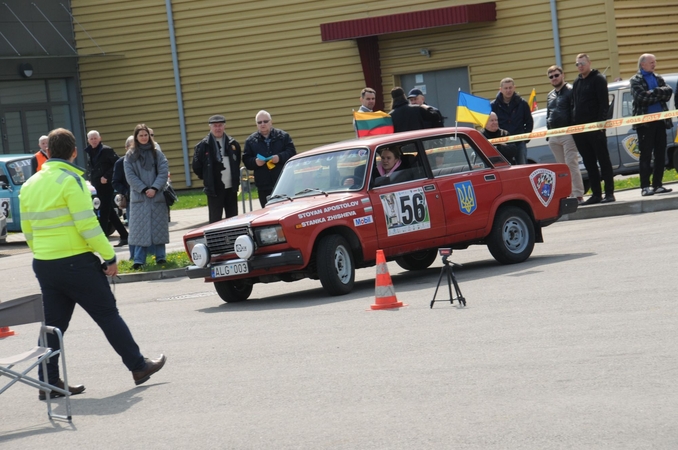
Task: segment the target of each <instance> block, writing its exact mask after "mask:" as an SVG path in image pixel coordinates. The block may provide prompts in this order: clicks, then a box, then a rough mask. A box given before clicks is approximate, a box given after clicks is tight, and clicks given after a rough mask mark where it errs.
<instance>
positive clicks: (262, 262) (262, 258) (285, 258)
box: [186, 250, 304, 280]
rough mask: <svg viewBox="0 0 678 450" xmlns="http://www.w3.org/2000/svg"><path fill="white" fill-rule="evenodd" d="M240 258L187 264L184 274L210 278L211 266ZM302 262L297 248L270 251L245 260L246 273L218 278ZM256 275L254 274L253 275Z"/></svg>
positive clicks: (301, 263)
mask: <svg viewBox="0 0 678 450" xmlns="http://www.w3.org/2000/svg"><path fill="white" fill-rule="evenodd" d="M238 261H240V260H235V259H230V260H228V261H220V262H218V263H214V264H210V265H209V266H207V267H198V266H188V267H186V275H187V276H188V278H208V279H212V267H214V266H219V265H222V264H228V263H233V262H238ZM303 264H304V259H303V258H302V255H301V252H300V251H299V250H290V251H286V252H277V253H271V254H268V255H255V256H253V257H252V258H250V259H249V260H247V265H248V266H249V272H250V273H248V274H247V275H242V276H237V277H226V278H220V279H223V280H225V279H234V278H244V277H248V276H251V274H252V272H254V271H256V270H261V269H272V268H275V267H282V266H301V265H303ZM255 276H256V275H255Z"/></svg>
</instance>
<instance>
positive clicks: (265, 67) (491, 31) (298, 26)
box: [71, 0, 677, 188]
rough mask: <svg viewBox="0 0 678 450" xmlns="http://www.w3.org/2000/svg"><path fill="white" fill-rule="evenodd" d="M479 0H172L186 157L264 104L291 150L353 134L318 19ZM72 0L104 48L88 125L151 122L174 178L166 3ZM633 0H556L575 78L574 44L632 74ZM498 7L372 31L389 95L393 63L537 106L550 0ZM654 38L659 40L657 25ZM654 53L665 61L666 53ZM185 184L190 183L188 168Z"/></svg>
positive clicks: (600, 63) (87, 63) (177, 149)
mask: <svg viewBox="0 0 678 450" xmlns="http://www.w3.org/2000/svg"><path fill="white" fill-rule="evenodd" d="M648 1H649V2H654V3H660V1H659V0H648ZM483 2H484V0H465V1H463V0H447V1H434V0H258V1H257V2H252V1H251V0H231V1H229V2H228V3H227V4H226V3H225V2H223V0H200V1H196V0H172V1H171V4H172V8H173V15H174V26H175V31H176V41H177V47H178V54H179V69H180V77H181V89H182V94H183V99H184V113H185V117H186V126H187V133H188V149H187V150H188V153H189V155H190V156H192V154H193V146H194V145H195V144H196V143H197V142H198V141H199V140H200V139H201V138H202V137H204V135H205V134H206V133H207V132H208V126H207V123H206V122H207V118H208V117H209V116H210V115H212V114H218V113H221V114H224V115H225V116H226V118H227V123H226V130H227V133H229V134H231V135H232V136H234V137H235V138H236V139H238V140H239V141H240V142H241V143H242V144H244V141H245V139H246V137H247V136H248V135H249V134H251V133H252V132H253V131H255V130H256V126H255V124H254V117H255V115H256V113H257V111H259V110H261V109H266V110H268V111H269V112H270V113H271V114H272V116H273V121H274V126H276V127H278V128H282V129H284V130H286V131H288V132H289V133H290V134H291V136H292V137H293V139H294V141H295V143H296V145H297V149H298V150H299V151H304V150H307V149H310V148H313V147H315V146H318V145H321V144H326V143H329V142H334V141H338V140H342V139H348V138H351V137H353V136H354V133H353V129H352V125H351V110H352V109H357V107H358V106H359V102H358V96H359V92H360V90H361V89H362V88H363V87H364V81H363V73H362V68H361V65H360V58H359V54H358V49H357V45H356V42H355V41H354V40H348V41H338V42H322V41H321V37H320V24H321V23H326V22H337V21H342V20H351V19H359V18H365V17H373V16H380V15H387V14H397V13H406V12H408V11H418V10H428V9H435V8H442V7H448V6H457V5H464V4H474V3H483ZM71 3H72V8H73V14H74V16H75V17H76V19H77V20H78V22H79V23H81V24H82V25H83V26H84V28H85V29H86V30H87V31H88V33H89V34H90V35H91V36H92V37H93V38H94V40H95V41H96V43H97V44H98V45H99V46H100V47H101V48H102V49H103V50H104V51H105V53H106V56H90V57H83V58H80V76H81V82H82V93H83V102H84V109H85V120H86V125H87V128H88V129H97V130H99V131H100V132H101V133H102V135H103V139H104V142H106V143H107V144H109V145H112V146H113V147H114V148H116V149H117V150H118V153H119V154H122V153H123V149H122V146H123V143H124V141H125V138H126V137H127V136H128V135H129V134H130V133H131V132H132V130H133V128H134V126H135V125H136V124H137V123H146V124H148V125H149V126H151V127H152V128H154V131H155V134H156V137H157V139H158V141H159V142H160V144H161V145H162V148H163V151H165V152H166V153H167V155H168V157H169V159H170V169H171V172H172V174H173V176H172V179H173V181H174V183H175V184H176V186H177V187H179V188H182V187H185V186H186V184H187V183H186V180H185V178H184V160H183V153H182V143H181V136H180V131H179V118H178V117H179V116H178V108H177V97H176V94H175V88H174V74H173V71H172V61H171V54H170V42H169V31H168V24H167V14H166V11H165V1H163V0H134V1H132V0H110V1H107V2H105V3H99V2H96V3H95V2H90V1H86V0H73V1H72V2H71ZM637 3H638V2H634V1H625V0H621V1H620V0H617V1H613V0H558V1H557V8H558V16H559V31H560V36H561V51H562V58H563V64H564V67H565V70H566V77H567V79H568V80H570V81H571V80H573V79H574V77H575V75H576V70H575V67H574V59H575V56H576V55H577V53H580V52H586V53H588V54H589V55H590V56H591V58H592V60H593V65H594V67H596V68H598V69H600V70H601V71H602V70H604V69H606V67H608V66H609V68H608V69H607V71H606V75H607V76H608V79H613V78H615V77H617V76H619V75H620V73H621V72H620V67H623V69H624V76H628V75H629V74H630V73H632V71H630V69H629V67H631V66H632V65H633V64H631V63H632V62H633V61H632V60H634V59H637V54H635V53H637V51H636V49H635V48H634V47H633V46H632V45H631V44H630V43H631V42H632V41H633V40H634V39H637V37H636V36H638V33H639V32H640V28H638V27H635V26H631V25H632V24H630V23H629V22H631V21H632V20H631V19H632V18H633V17H634V16H638V14H639V12H638V8H635V9H634V8H633V7H632V6H633V4H637ZM643 4H644V5H645V4H646V3H643ZM676 8H677V7H672V9H676ZM496 10H497V21H496V22H491V23H479V24H468V25H460V26H451V27H442V28H434V29H429V30H420V31H413V32H407V33H398V34H393V35H385V36H380V37H379V44H380V53H381V67H382V74H383V86H384V92H383V93H382V94H384V99H385V102H386V104H388V103H389V102H390V95H389V91H390V89H391V88H392V87H393V86H394V85H396V84H397V83H398V82H399V75H400V74H404V73H413V72H415V71H428V70H440V69H446V68H454V67H468V72H469V78H470V80H469V81H470V86H471V91H472V92H473V93H474V94H476V95H480V96H483V97H486V98H493V97H494V96H495V95H496V93H497V89H498V85H499V80H500V79H501V78H503V77H505V76H511V77H513V78H514V79H515V80H516V83H517V89H518V91H519V92H520V93H521V94H522V95H523V96H525V97H527V96H529V93H530V91H531V90H532V88H536V89H537V94H538V95H537V100H538V102H539V104H540V106H542V107H543V105H544V103H545V99H546V94H547V92H548V91H549V90H550V89H551V87H550V84H549V83H548V79H547V77H546V68H547V67H548V66H549V65H551V64H553V63H555V51H554V41H553V32H552V28H551V13H550V5H549V2H548V1H546V0H498V1H496ZM643 20H648V21H649V20H650V18H649V16H648V18H646V19H643ZM674 22H675V21H674ZM615 24H617V26H620V32H619V34H618V33H617V30H616V28H615ZM75 30H76V40H77V47H78V52H79V53H80V54H96V53H100V50H99V49H98V48H97V46H96V45H95V44H94V42H92V41H91V40H90V39H89V37H88V36H87V35H86V34H85V33H84V32H83V31H82V28H80V27H79V26H77V25H76V26H75ZM633 33H636V34H635V35H634V34H633ZM663 35H664V36H667V35H668V33H664V34H663ZM618 39H619V40H620V44H619V56H618V53H617V40H618ZM656 39H657V42H658V44H657V45H659V42H660V40H661V39H660V37H659V35H658V36H656ZM627 41H628V43H627ZM422 47H426V48H429V49H430V50H431V51H432V57H431V58H426V57H424V56H422V55H420V54H419V49H420V48H422ZM673 47H675V46H673ZM668 51H669V50H668V48H667V52H668ZM655 53H656V54H657V57H658V58H659V59H660V62H662V55H663V54H662V53H660V52H659V51H655ZM666 59H667V60H668V59H669V57H668V56H667V58H666ZM674 59H675V58H674ZM620 60H621V62H620ZM629 61H631V63H629ZM667 62H668V61H667ZM662 64H663V63H662ZM663 67H665V66H662V68H663ZM662 70H663V69H662ZM191 184H193V185H194V186H196V187H197V186H200V185H201V182H200V180H197V178H196V177H195V176H191Z"/></svg>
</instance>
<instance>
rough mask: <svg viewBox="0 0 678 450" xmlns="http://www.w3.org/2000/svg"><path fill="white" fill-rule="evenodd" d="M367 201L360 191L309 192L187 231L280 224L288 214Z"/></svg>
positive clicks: (304, 214) (308, 213)
mask: <svg viewBox="0 0 678 450" xmlns="http://www.w3.org/2000/svg"><path fill="white" fill-rule="evenodd" d="M367 203H369V199H368V198H367V196H366V195H365V194H364V193H353V192H341V193H329V194H328V195H327V196H325V195H312V196H308V197H301V198H295V199H294V200H292V201H290V200H285V201H281V202H278V203H275V204H272V205H266V207H265V208H263V209H258V210H256V211H251V212H248V213H246V214H241V215H239V216H236V217H231V218H229V219H224V220H221V221H219V222H215V223H212V224H209V225H205V226H203V227H201V228H197V229H195V230H192V231H190V232H189V233H187V234H191V235H193V234H202V233H204V232H205V231H209V230H218V229H221V228H225V227H228V228H230V227H239V226H244V225H250V226H252V227H256V226H262V225H270V224H274V223H280V222H282V221H283V220H285V219H287V218H288V217H296V218H297V219H298V220H300V219H304V218H312V217H314V216H316V215H319V214H321V213H328V212H334V211H336V212H341V211H343V210H349V209H353V208H356V207H358V206H360V205H365V206H366V205H367Z"/></svg>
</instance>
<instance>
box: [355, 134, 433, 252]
mask: <svg viewBox="0 0 678 450" xmlns="http://www.w3.org/2000/svg"><path fill="white" fill-rule="evenodd" d="M394 146H397V147H398V148H399V149H401V151H402V153H403V157H402V160H403V166H407V168H405V169H403V170H401V172H402V174H403V175H402V176H401V175H399V176H397V177H393V179H392V181H391V180H384V179H382V178H379V177H377V175H378V172H377V168H376V164H378V163H379V157H378V153H379V152H380V151H381V150H382V149H383V148H385V147H394ZM375 156H376V157H375V159H374V163H373V164H372V177H371V185H370V189H369V191H368V193H369V196H370V201H371V203H372V207H373V210H374V222H375V225H376V227H377V240H378V244H379V248H381V249H384V250H387V249H389V250H388V252H387V254H403V253H407V252H410V251H416V250H418V249H424V248H427V245H428V244H427V242H429V243H432V245H433V246H435V245H437V244H436V243H435V242H436V238H441V237H442V236H444V235H445V228H446V226H445V213H444V210H443V204H442V196H441V194H440V192H439V191H438V189H437V186H436V184H435V183H434V182H433V180H432V179H431V178H429V175H428V174H429V173H430V171H429V168H428V167H427V166H428V162H427V161H426V158H425V155H424V152H423V149H422V148H421V145H420V144H419V143H418V142H417V141H412V142H406V143H399V144H390V145H388V146H384V147H382V148H377V154H375ZM382 183H385V184H382Z"/></svg>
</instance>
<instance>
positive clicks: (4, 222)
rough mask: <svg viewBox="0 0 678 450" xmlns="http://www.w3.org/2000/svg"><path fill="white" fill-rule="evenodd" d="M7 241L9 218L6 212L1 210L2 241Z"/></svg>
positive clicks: (0, 236)
mask: <svg viewBox="0 0 678 450" xmlns="http://www.w3.org/2000/svg"><path fill="white" fill-rule="evenodd" d="M6 241H7V218H6V217H5V214H4V213H3V212H2V211H0V243H2V244H4V243H5V242H6Z"/></svg>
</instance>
